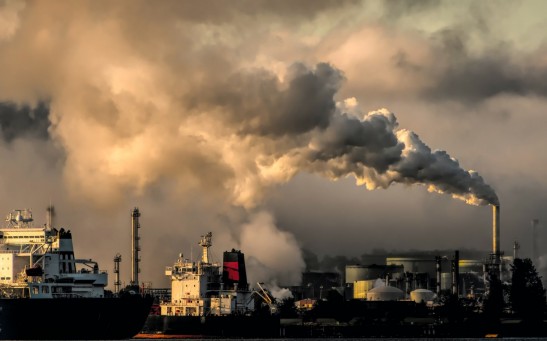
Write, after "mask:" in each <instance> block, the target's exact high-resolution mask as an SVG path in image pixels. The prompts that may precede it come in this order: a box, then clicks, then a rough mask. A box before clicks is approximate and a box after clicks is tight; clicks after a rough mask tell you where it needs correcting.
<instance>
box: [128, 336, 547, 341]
mask: <svg viewBox="0 0 547 341" xmlns="http://www.w3.org/2000/svg"><path fill="white" fill-rule="evenodd" d="M498 339H503V340H526V341H536V340H537V341H547V338H538V337H528V338H526V337H524V338H523V337H506V338H498ZM134 340H143V341H157V340H170V341H188V340H211V341H213V340H214V341H219V340H224V341H229V340H238V341H242V340H244V341H322V340H329V341H330V340H339V341H356V340H367V341H369V340H370V341H372V340H382V341H413V340H414V341H433V340H442V341H480V340H488V341H492V340H493V338H449V337H448V338H354V339H352V338H311V339H309V338H308V339H304V338H289V339H284V338H276V339H222V338H196V337H188V338H184V339H134Z"/></svg>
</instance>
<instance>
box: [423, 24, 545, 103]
mask: <svg viewBox="0 0 547 341" xmlns="http://www.w3.org/2000/svg"><path fill="white" fill-rule="evenodd" d="M434 40H435V41H436V42H437V44H438V45H436V47H435V54H436V55H437V57H438V59H437V61H436V62H437V63H438V64H439V65H440V66H439V67H437V68H433V69H428V71H425V72H431V71H432V70H436V71H435V72H436V73H435V74H433V75H432V79H433V80H434V83H433V84H432V85H431V86H430V87H429V88H427V89H425V94H426V96H427V97H428V98H431V99H436V100H459V101H464V102H467V103H476V102H479V101H483V100H486V99H489V98H493V97H495V96H498V95H502V94H509V95H519V96H527V95H537V96H542V97H545V96H547V85H546V83H545V82H544V81H542V80H543V79H545V77H547V66H546V65H544V64H542V63H538V62H537V61H538V60H539V58H540V56H541V51H538V54H537V55H536V54H531V55H528V56H524V57H522V56H520V57H516V56H512V55H511V53H510V50H511V47H510V46H508V45H507V44H503V43H499V45H498V46H496V47H494V48H491V49H489V50H488V51H486V52H484V53H482V54H480V55H476V54H475V55H474V54H473V53H471V52H470V51H469V48H468V47H467V45H468V43H469V42H468V38H467V37H466V35H465V32H463V31H461V30H457V29H454V30H451V29H447V30H443V31H441V32H439V33H437V34H436V35H434Z"/></svg>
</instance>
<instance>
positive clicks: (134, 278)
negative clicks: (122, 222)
mask: <svg viewBox="0 0 547 341" xmlns="http://www.w3.org/2000/svg"><path fill="white" fill-rule="evenodd" d="M140 216H141V213H140V212H139V209H138V208H137V207H135V208H134V209H133V211H131V227H132V230H131V234H132V239H131V240H132V245H131V249H132V252H131V286H138V285H139V272H141V270H140V269H139V262H140V261H141V259H140V258H139V251H140V250H141V248H140V246H139V239H140V237H139V228H140V227H141V225H140V223H139V217H140Z"/></svg>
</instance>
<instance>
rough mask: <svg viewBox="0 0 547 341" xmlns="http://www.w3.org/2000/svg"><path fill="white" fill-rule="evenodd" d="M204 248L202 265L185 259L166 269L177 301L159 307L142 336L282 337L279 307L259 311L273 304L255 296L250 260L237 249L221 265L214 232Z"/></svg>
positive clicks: (202, 243) (206, 237)
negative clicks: (213, 249)
mask: <svg viewBox="0 0 547 341" xmlns="http://www.w3.org/2000/svg"><path fill="white" fill-rule="evenodd" d="M199 245H200V246H201V247H202V254H201V260H199V261H197V262H196V261H192V260H189V259H186V258H184V255H183V254H179V257H178V259H177V260H176V261H175V263H174V265H173V266H169V267H167V268H166V270H165V275H167V276H168V277H169V278H170V279H171V298H170V300H167V301H165V302H159V304H158V306H159V307H157V308H159V309H157V314H150V316H149V317H148V319H147V321H146V323H145V326H144V328H143V331H142V334H141V335H139V336H140V337H146V336H148V337H151V336H152V334H153V335H155V336H157V335H165V336H167V335H194V336H198V335H199V336H203V337H208V336H209V337H218V336H221V337H254V338H256V337H277V336H279V328H280V319H279V316H278V315H276V314H275V313H272V310H274V309H273V308H274V306H273V305H272V306H271V307H272V309H269V308H270V307H268V306H266V309H256V308H255V307H256V305H257V306H258V308H260V307H261V305H259V304H258V302H264V301H266V302H267V303H268V304H272V300H271V297H269V296H268V293H267V292H266V291H262V292H256V291H252V290H250V288H249V284H248V283H247V272H246V268H245V256H244V254H243V253H242V252H241V251H239V250H234V249H232V251H226V252H224V255H223V263H222V265H220V264H219V263H215V262H213V261H212V260H211V258H210V256H209V248H210V247H211V246H212V233H211V232H209V233H207V234H206V235H204V236H201V240H200V242H199ZM257 298H258V299H257ZM264 298H265V300H264ZM255 301H256V302H255Z"/></svg>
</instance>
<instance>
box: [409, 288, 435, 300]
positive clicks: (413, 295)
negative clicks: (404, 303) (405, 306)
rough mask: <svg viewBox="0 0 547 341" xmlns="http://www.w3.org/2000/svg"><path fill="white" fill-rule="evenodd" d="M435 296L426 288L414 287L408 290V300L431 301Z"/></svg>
mask: <svg viewBox="0 0 547 341" xmlns="http://www.w3.org/2000/svg"><path fill="white" fill-rule="evenodd" d="M435 296H436V295H435V293H434V292H433V291H431V290H427V289H416V290H413V291H411V292H410V300H411V301H414V302H416V303H421V302H424V303H425V302H429V301H433V300H434V299H435Z"/></svg>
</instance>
